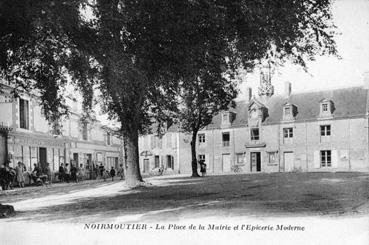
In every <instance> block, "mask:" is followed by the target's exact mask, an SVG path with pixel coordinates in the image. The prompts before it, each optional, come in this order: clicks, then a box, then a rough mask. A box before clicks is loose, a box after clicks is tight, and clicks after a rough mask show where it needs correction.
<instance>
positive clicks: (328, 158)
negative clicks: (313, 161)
mask: <svg viewBox="0 0 369 245" xmlns="http://www.w3.org/2000/svg"><path fill="white" fill-rule="evenodd" d="M320 165H321V166H322V167H331V166H332V152H331V151H330V150H327V151H320Z"/></svg>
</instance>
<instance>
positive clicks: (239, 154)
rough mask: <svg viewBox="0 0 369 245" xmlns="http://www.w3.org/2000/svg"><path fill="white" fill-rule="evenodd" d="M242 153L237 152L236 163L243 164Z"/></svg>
mask: <svg viewBox="0 0 369 245" xmlns="http://www.w3.org/2000/svg"><path fill="white" fill-rule="evenodd" d="M243 160H244V155H243V153H237V154H236V162H237V164H243Z"/></svg>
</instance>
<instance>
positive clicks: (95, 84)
mask: <svg viewBox="0 0 369 245" xmlns="http://www.w3.org/2000/svg"><path fill="white" fill-rule="evenodd" d="M83 10H86V11H87V10H88V11H90V12H91V13H92V14H91V16H90V17H87V18H86V16H85V15H83V14H82V13H83ZM88 11H87V12H88ZM14 17H16V18H14ZM0 18H1V23H6V24H5V25H4V26H5V27H4V28H2V29H0V52H1V54H2V55H3V57H4V58H3V59H2V60H1V63H0V65H1V68H2V72H3V74H5V75H6V76H7V77H8V78H9V79H11V80H14V81H15V82H16V83H18V84H21V85H22V87H24V88H26V89H30V88H37V89H38V90H39V92H40V95H41V98H42V105H43V109H44V112H45V114H46V116H47V118H48V119H51V120H52V121H56V120H57V119H58V118H60V116H61V115H62V114H65V113H67V108H66V107H65V106H63V104H64V101H63V97H62V96H61V94H62V93H61V90H62V88H63V87H64V86H65V84H66V77H65V74H66V72H68V73H69V74H71V75H72V77H73V82H74V83H75V85H76V86H77V87H78V88H79V89H80V90H81V92H82V94H83V96H84V109H85V111H87V112H88V111H89V110H90V109H91V105H92V104H91V101H92V98H93V93H94V89H99V90H100V91H101V93H102V100H101V102H102V103H103V105H104V107H105V109H106V111H107V112H108V113H109V115H110V117H111V118H116V119H117V120H118V121H119V122H120V123H121V134H122V135H123V136H124V139H125V148H126V164H127V166H128V169H127V171H126V172H127V174H128V176H127V181H128V184H129V185H136V184H137V183H138V182H140V181H142V178H141V175H140V170H139V154H138V137H139V135H140V134H143V133H145V132H148V129H149V126H150V124H151V122H152V120H153V119H157V120H159V121H162V120H165V118H166V117H167V113H168V112H170V111H172V112H173V111H174V112H175V111H176V110H177V109H176V107H177V106H178V105H177V103H176V99H177V98H178V95H179V94H181V92H183V95H184V98H191V96H192V97H193V96H195V95H196V96H199V97H198V98H195V97H193V98H195V101H198V102H199V103H198V104H197V106H200V102H201V101H204V102H205V104H207V105H208V106H209V108H210V110H212V111H213V112H215V111H217V110H219V109H220V108H223V107H224V104H225V103H223V102H222V103H219V104H218V103H214V102H213V101H212V100H211V98H210V97H209V96H206V94H204V91H207V89H209V94H210V95H216V97H219V96H221V95H222V94H224V95H226V98H227V100H228V99H230V98H232V97H234V94H233V92H234V91H233V90H234V89H233V85H232V84H229V83H227V82H226V80H224V75H225V74H224V73H225V72H226V73H227V74H228V76H230V77H232V76H234V75H235V74H236V73H237V68H238V67H239V66H240V65H242V66H243V67H244V68H245V69H247V70H251V69H253V67H254V66H255V64H256V63H257V62H258V61H259V60H261V59H263V58H268V57H270V56H273V57H274V58H275V60H276V61H278V62H283V61H285V60H286V59H290V60H292V61H293V62H295V63H298V64H300V65H302V66H305V61H306V60H311V59H314V57H315V55H317V54H324V53H329V54H334V53H335V52H336V49H335V43H334V41H333V36H332V35H333V33H332V32H331V29H332V28H333V25H332V23H331V15H330V1H329V0H323V1H318V0H310V1H295V0H277V1H276V0H257V1H227V0H187V1H184V0H173V1H153V0H141V1H138V0H95V1H89V0H80V1H78V0H74V1H48V2H45V1H41V0H35V1H31V0H25V1H20V0H16V1H1V2H0ZM12 18H14V19H15V22H16V23H15V25H14V26H13V25H12V22H13V20H12ZM18 23H23V24H25V25H22V24H18ZM211 83H214V84H216V85H218V87H219V86H221V85H222V88H226V89H225V90H224V91H222V89H219V88H216V87H217V86H212V84H211ZM181 88H182V89H181ZM210 88H211V89H210ZM195 91H196V92H197V93H195ZM200 91H202V92H201V93H200ZM185 101H186V99H185ZM187 101H188V99H187ZM212 104H213V105H212ZM188 106H189V107H188V109H189V108H190V106H192V108H195V107H194V106H195V105H193V103H189V104H188ZM211 106H213V107H211ZM197 110H198V113H197V114H193V115H190V114H189V115H190V116H195V117H196V116H197V117H202V116H203V115H204V113H203V111H202V110H204V108H203V107H201V106H200V107H197ZM199 112H201V113H199ZM210 114H211V113H209V115H210ZM87 115H88V113H87ZM200 119H201V118H200ZM189 121H194V120H189ZM203 121H204V122H205V123H206V122H208V119H206V120H200V121H198V122H200V124H201V123H202V122H203ZM198 124H199V123H198ZM193 129H196V127H195V128H193ZM194 142H195V141H194Z"/></svg>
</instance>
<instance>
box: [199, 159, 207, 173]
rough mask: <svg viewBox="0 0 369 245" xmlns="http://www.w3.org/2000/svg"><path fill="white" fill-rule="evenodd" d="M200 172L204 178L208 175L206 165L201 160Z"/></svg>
mask: <svg viewBox="0 0 369 245" xmlns="http://www.w3.org/2000/svg"><path fill="white" fill-rule="evenodd" d="M200 172H201V175H202V177H204V176H205V175H206V164H205V161H204V160H200Z"/></svg>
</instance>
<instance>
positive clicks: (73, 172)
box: [70, 163, 78, 183]
mask: <svg viewBox="0 0 369 245" xmlns="http://www.w3.org/2000/svg"><path fill="white" fill-rule="evenodd" d="M70 175H71V179H72V181H74V182H76V183H77V182H78V179H77V168H76V167H75V166H74V164H73V163H72V164H71V166H70Z"/></svg>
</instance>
